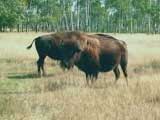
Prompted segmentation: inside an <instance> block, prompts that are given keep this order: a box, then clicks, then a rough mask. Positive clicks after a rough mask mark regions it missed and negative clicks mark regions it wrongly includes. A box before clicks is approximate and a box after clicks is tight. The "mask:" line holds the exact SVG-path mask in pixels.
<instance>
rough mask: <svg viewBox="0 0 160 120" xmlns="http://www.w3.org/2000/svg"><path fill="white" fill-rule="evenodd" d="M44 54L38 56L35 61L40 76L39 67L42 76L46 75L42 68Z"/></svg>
mask: <svg viewBox="0 0 160 120" xmlns="http://www.w3.org/2000/svg"><path fill="white" fill-rule="evenodd" d="M45 57H46V56H43V57H42V56H41V57H39V59H38V61H37V67H38V75H39V76H41V69H42V72H43V76H45V75H46V73H45V70H44V59H45Z"/></svg>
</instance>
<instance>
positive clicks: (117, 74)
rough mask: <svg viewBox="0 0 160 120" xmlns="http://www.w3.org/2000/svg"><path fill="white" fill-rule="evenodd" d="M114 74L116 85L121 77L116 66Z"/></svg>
mask: <svg viewBox="0 0 160 120" xmlns="http://www.w3.org/2000/svg"><path fill="white" fill-rule="evenodd" d="M113 72H114V74H115V83H116V82H117V80H118V79H119V77H120V71H119V68H118V66H116V67H115V68H114V69H113Z"/></svg>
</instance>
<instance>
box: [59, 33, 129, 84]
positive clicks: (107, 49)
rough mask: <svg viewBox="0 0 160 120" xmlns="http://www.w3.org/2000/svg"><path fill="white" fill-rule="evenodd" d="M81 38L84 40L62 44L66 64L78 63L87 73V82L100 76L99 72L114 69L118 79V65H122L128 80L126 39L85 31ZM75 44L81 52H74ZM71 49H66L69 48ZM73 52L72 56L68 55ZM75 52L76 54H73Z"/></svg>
mask: <svg viewBox="0 0 160 120" xmlns="http://www.w3.org/2000/svg"><path fill="white" fill-rule="evenodd" d="M79 38H83V41H82V40H81V41H80V39H77V41H75V42H71V41H63V42H62V43H63V44H61V49H62V51H65V52H62V56H63V62H62V63H63V64H65V65H66V66H73V65H76V66H77V67H78V68H79V69H80V70H82V71H83V72H84V73H85V75H86V80H87V84H89V79H90V78H91V80H92V82H93V80H94V79H95V80H96V79H97V78H98V73H99V72H109V71H111V70H113V71H114V73H115V77H116V79H115V80H116V81H117V80H118V78H119V77H120V71H119V68H118V66H119V65H120V66H121V68H122V71H123V73H124V76H125V78H126V83H127V85H128V80H127V76H128V75H127V63H128V51H127V45H126V43H125V42H124V41H122V40H118V39H116V38H114V37H112V36H108V35H103V34H93V35H87V34H85V33H83V34H80V35H79ZM72 46H73V48H74V49H75V46H77V47H79V48H77V49H78V50H79V52H75V53H73V51H71V49H73V48H72ZM68 47H69V49H66V48H68ZM69 54H72V57H71V56H68V55H69ZM73 54H74V55H73Z"/></svg>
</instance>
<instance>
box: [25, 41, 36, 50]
mask: <svg viewBox="0 0 160 120" xmlns="http://www.w3.org/2000/svg"><path fill="white" fill-rule="evenodd" d="M35 40H36V39H34V40H33V41H32V43H31V44H30V45H29V46H28V47H27V49H30V48H31V47H32V44H33V42H34V41H35Z"/></svg>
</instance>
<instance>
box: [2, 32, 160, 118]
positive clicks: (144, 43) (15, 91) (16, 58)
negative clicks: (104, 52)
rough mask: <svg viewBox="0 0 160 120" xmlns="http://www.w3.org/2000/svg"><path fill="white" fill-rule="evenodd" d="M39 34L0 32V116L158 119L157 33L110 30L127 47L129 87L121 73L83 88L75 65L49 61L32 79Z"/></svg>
mask: <svg viewBox="0 0 160 120" xmlns="http://www.w3.org/2000/svg"><path fill="white" fill-rule="evenodd" d="M42 34H43V33H0V120H159V119H160V94H159V93H160V56H159V53H160V35H146V34H111V35H113V36H115V37H117V38H119V39H122V40H125V41H126V42H127V44H128V48H129V67H128V71H129V86H128V87H127V86H126V83H125V79H124V77H123V75H122V72H121V78H120V79H119V81H118V83H117V84H116V85H115V84H114V74H113V73H112V72H110V73H101V74H100V75H99V79H98V80H97V82H96V83H95V84H94V85H93V86H90V87H89V86H86V85H85V84H86V81H85V76H84V73H82V72H80V71H79V70H78V69H77V68H74V69H73V70H71V71H63V70H61V69H60V68H59V66H58V63H57V62H56V61H53V60H50V59H47V60H46V64H45V68H46V71H47V73H48V76H47V77H42V78H38V77H36V69H37V68H36V59H37V54H36V51H35V48H34V47H33V48H32V49H31V50H29V51H28V50H26V46H27V45H29V44H30V42H31V41H32V40H33V38H34V37H36V36H38V35H42Z"/></svg>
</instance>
